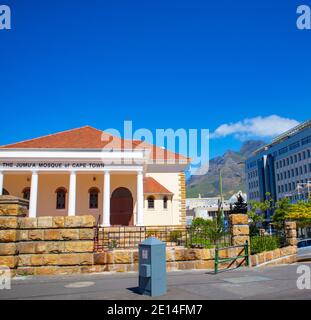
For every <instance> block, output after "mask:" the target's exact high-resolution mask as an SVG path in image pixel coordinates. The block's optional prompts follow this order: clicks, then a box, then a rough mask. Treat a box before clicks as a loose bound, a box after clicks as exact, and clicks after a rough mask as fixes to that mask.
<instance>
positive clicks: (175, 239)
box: [169, 230, 182, 242]
mask: <svg viewBox="0 0 311 320" xmlns="http://www.w3.org/2000/svg"><path fill="white" fill-rule="evenodd" d="M181 237H182V233H181V231H177V230H174V231H171V232H170V236H169V240H170V242H178V240H179V239H180V238H181Z"/></svg>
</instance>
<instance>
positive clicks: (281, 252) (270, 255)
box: [250, 246, 297, 267]
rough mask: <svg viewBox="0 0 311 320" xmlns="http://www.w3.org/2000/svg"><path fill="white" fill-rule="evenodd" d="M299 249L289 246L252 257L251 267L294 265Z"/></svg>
mask: <svg viewBox="0 0 311 320" xmlns="http://www.w3.org/2000/svg"><path fill="white" fill-rule="evenodd" d="M296 254H297V247H296V246H287V247H284V248H279V249H275V250H272V251H265V252H261V253H258V254H254V255H252V256H251V259H250V261H251V266H253V267H255V266H259V265H262V264H267V265H268V264H269V265H274V264H284V263H294V262H296V260H297V256H296Z"/></svg>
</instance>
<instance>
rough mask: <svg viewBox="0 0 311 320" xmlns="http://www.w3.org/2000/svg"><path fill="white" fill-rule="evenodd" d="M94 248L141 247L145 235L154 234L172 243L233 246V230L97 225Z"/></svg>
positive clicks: (194, 245)
mask: <svg viewBox="0 0 311 320" xmlns="http://www.w3.org/2000/svg"><path fill="white" fill-rule="evenodd" d="M96 229H97V230H95V237H94V251H103V250H107V249H130V248H137V246H138V244H139V243H141V242H142V241H144V240H145V239H147V238H149V237H151V236H154V237H156V238H158V239H159V240H161V241H163V242H165V243H166V245H167V246H168V247H174V246H183V247H188V248H213V247H216V246H223V247H226V246H230V245H231V235H230V234H229V233H215V232H213V231H212V230H209V229H206V228H193V227H190V226H158V227H99V226H98V227H97V228H96Z"/></svg>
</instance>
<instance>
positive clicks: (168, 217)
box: [144, 172, 180, 226]
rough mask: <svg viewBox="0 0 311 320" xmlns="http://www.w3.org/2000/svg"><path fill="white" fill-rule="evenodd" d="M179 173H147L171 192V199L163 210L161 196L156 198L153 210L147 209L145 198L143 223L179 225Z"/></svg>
mask: <svg viewBox="0 0 311 320" xmlns="http://www.w3.org/2000/svg"><path fill="white" fill-rule="evenodd" d="M178 175H179V173H178V172H168V173H167V172H165V173H147V174H146V176H148V177H152V178H154V179H155V180H157V181H158V182H159V183H161V184H162V185H163V186H164V187H165V188H166V189H168V190H169V191H171V192H173V197H172V198H170V197H169V201H168V209H167V210H166V209H163V196H162V195H161V196H160V195H159V196H156V201H155V209H148V203H147V197H145V207H144V222H145V225H146V226H150V225H179V224H180V194H179V193H180V189H179V176H178Z"/></svg>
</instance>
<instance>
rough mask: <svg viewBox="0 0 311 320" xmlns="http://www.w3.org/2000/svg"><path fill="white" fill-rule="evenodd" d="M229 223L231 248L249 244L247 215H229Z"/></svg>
mask: <svg viewBox="0 0 311 320" xmlns="http://www.w3.org/2000/svg"><path fill="white" fill-rule="evenodd" d="M229 223H230V233H231V241H232V245H233V246H240V245H244V244H245V242H246V241H248V243H250V238H249V225H248V215H247V214H231V215H229Z"/></svg>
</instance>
